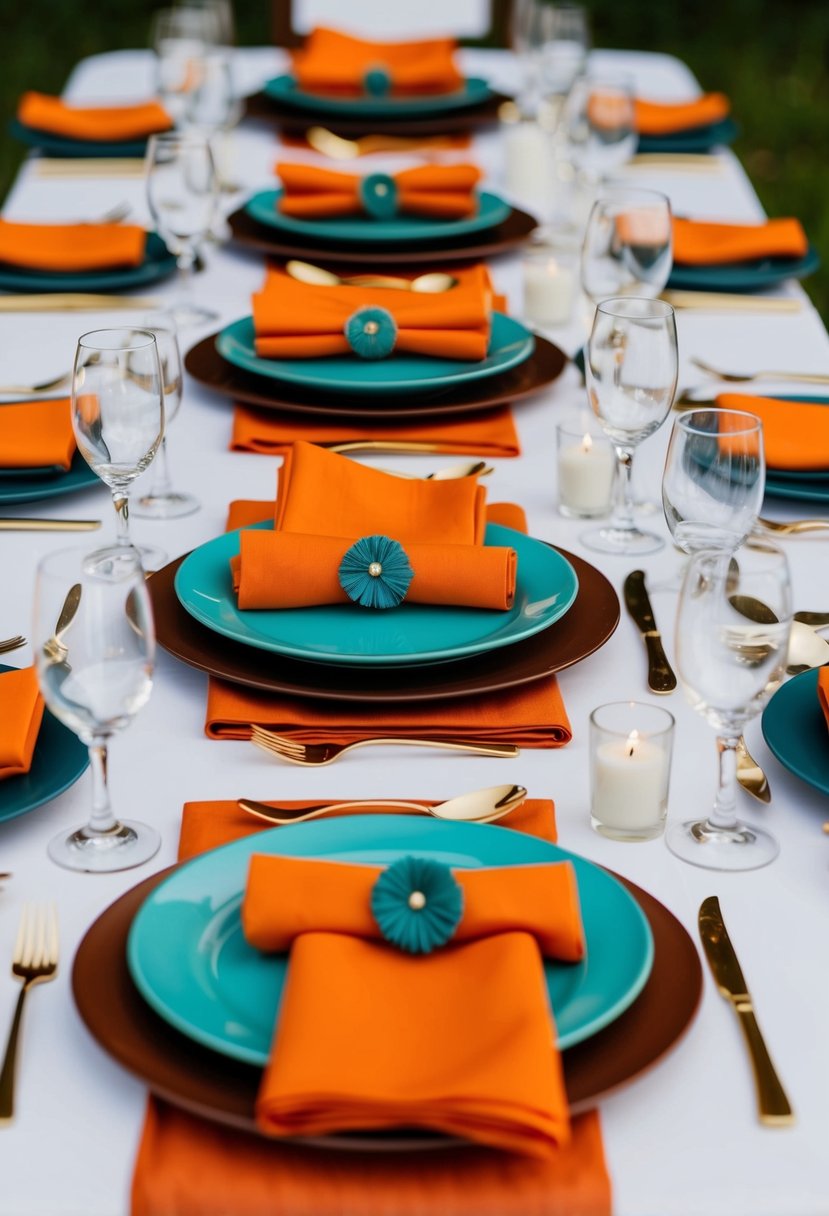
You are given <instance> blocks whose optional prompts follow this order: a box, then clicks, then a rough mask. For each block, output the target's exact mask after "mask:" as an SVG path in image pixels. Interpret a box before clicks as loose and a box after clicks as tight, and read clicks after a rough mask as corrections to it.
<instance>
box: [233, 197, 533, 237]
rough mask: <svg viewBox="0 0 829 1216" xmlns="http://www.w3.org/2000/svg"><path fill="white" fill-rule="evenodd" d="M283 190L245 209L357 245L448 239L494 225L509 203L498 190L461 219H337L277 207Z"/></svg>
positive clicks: (275, 223) (289, 227) (302, 232)
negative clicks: (287, 212)
mask: <svg viewBox="0 0 829 1216" xmlns="http://www.w3.org/2000/svg"><path fill="white" fill-rule="evenodd" d="M283 193H284V191H282V190H262V191H261V192H260V193H259V194H254V196H253V198H252V199H251V200H250V202H249V203H247V204H246V206H245V211H246V212H247V213H248V215H249V216H250V217H251V219H254V220H256V221H257V223H260V224H266V225H267V226H268V227H270V228H277V229H279V230H281V231H284V232H291V233H293V234H295V235H296V236H301V237H304V238H305V239H306V240H314V241H341V242H345V243H349V242H353V243H355V244H360V245H374V244H375V243H376V244H382V243H384V242H392V243H394V244H400V243H401V242H405V243H406V244H407V245H414V244H417V243H418V242H421V241H437V240H451V239H452V238H453V237H456V236H467V235H468V234H469V233H472V232H480V231H482V230H484V229H486V228H494V227H495V226H496V224H502V223H503V222H504V220H505V219H507V218H508V216H509V215H510V212H511V211H512V207H510V205H509V203H506V202H504V200H503V199H502V198H499V197H498V195H497V194H487V193H486V192H484V193H482V194H480V195H479V196H478V211H477V213H476V214H475V215H473V216H470V217H469V218H468V219H463V220H434V219H429V218H428V216H423V215H398V216H394V218H392V219H388V220H375V219H371V218H369V216H363V215H347V216H342V217H340V218H337V219H326V220H298V219H295V218H294V217H293V216H290V215H282V214H281V213H280V212H279V211H277V209H276V206H277V202H278V200H279V199H280V198H281V197H282V194H283Z"/></svg>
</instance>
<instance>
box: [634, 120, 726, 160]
mask: <svg viewBox="0 0 829 1216" xmlns="http://www.w3.org/2000/svg"><path fill="white" fill-rule="evenodd" d="M739 134H740V128H739V127H738V126H737V124H736V122H734V120H733V118H724V119H723V120H722V122H712V123H710V124H709V125H708V126H707V127H692V128H691V130H690V131H676V132H674V134H673V135H640V136H639V147H638V151H639V152H710V151H711V149H712V148H716V147H718V146H719V145H721V144H733V142H734V140H735V139H736V138H737V136H738V135H739Z"/></svg>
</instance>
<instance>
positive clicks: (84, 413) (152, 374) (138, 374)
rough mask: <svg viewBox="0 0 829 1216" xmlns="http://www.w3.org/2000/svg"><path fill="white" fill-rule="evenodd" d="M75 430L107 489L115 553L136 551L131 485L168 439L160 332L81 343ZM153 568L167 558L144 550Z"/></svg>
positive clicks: (96, 333)
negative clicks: (112, 514)
mask: <svg viewBox="0 0 829 1216" xmlns="http://www.w3.org/2000/svg"><path fill="white" fill-rule="evenodd" d="M72 429H73V431H74V432H75V442H76V443H77V445H78V450H79V451H80V453H81V455H82V456H83V458H84V460H85V461H86V463H87V464H88V465H89V466H90V468H91V469H93V470H94V472H95V473H97V474H98V476H99V477H100V479H101V481H103V482H104V483H105V484H106V485H107V486H109V488H110V490H111V492H112V501H113V503H114V505H115V512H116V516H115V517H116V521H117V535H116V541H117V548H119V549H126V550H129V549H130V548H131V546H132V540H131V538H130V528H129V496H130V490H131V488H132V483H133V482H134V481H135V479H136V477H139V476H140V475H141V474H142V473H143V472H144V471H145V469H147V468H148V467H149V465H150V464H151V463H152V460H153V457H154V456H155V454H156V452H157V451H158V447H159V445H160V443H161V439H162V436H163V435H164V390H163V386H162V376H161V364H160V362H159V357H158V345H157V343H156V340H155V334H152V333H150V332H149V330H146V329H96V330H92V331H91V332H90V333H88V334H83V335H82V336H81V337H80V338H79V339H78V346H77V350H76V352H75V366H74V370H73V373H72ZM138 551H139V554H140V556H141V558H142V560H143V561H144V563H145V565H146V566H147V568H148V569H157V568H158V567H159V566H162V565H163V564H164V562H165V561H166V560H167V556H166V554H165V553H164V552H163V550H161V549H157V548H154V547H150V546H140V547H139V549H138Z"/></svg>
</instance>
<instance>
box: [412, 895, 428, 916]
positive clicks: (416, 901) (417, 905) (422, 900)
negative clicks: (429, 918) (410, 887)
mask: <svg viewBox="0 0 829 1216" xmlns="http://www.w3.org/2000/svg"><path fill="white" fill-rule="evenodd" d="M409 907H410V908H411V909H412V911H413V912H420V910H421V909H422V908H425V907H426V896H425V895H424V894H423V892H422V891H412V893H411V895H410V896H409Z"/></svg>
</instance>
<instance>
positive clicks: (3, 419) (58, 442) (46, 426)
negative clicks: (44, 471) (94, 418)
mask: <svg viewBox="0 0 829 1216" xmlns="http://www.w3.org/2000/svg"><path fill="white" fill-rule="evenodd" d="M74 455H75V436H74V434H73V433H72V417H71V414H70V411H69V399H68V397H62V398H59V399H56V400H54V401H20V402H11V403H10V404H9V405H3V406H0V468H3V469H36V468H42V467H46V466H52V465H54V466H55V467H56V468H60V469H68V468H69V466H70V465H71V463H72V457H73V456H74Z"/></svg>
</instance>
